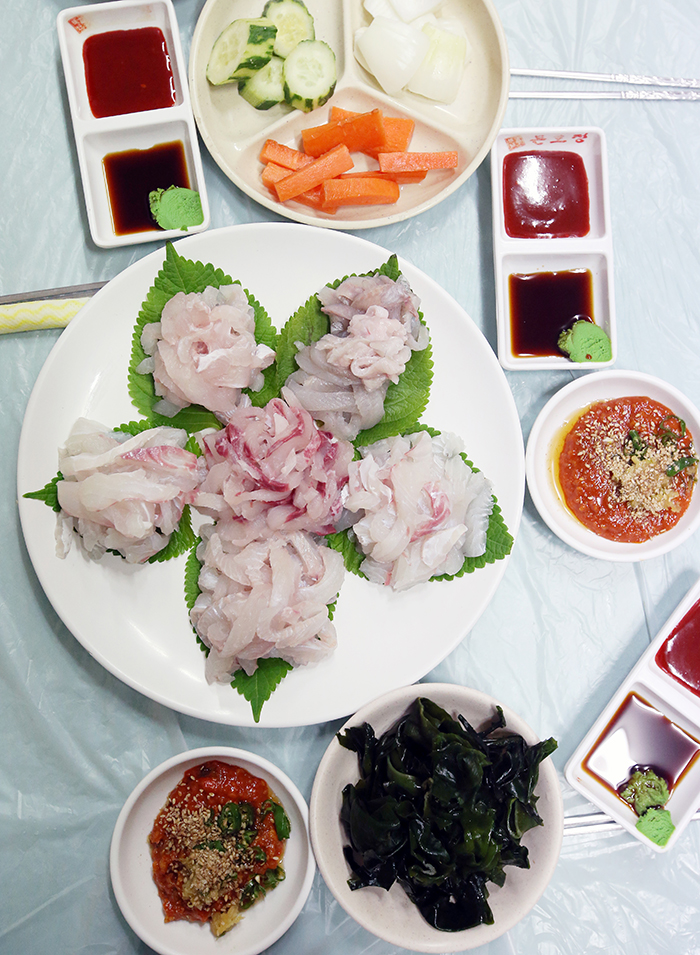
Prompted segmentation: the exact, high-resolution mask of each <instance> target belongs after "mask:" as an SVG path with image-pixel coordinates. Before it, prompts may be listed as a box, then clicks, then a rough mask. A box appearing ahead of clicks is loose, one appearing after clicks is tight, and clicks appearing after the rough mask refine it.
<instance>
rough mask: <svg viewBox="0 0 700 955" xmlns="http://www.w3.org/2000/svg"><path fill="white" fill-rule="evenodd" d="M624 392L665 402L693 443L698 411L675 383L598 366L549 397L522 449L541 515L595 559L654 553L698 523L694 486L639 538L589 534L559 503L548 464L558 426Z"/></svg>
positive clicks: (698, 431)
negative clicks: (659, 527)
mask: <svg viewBox="0 0 700 955" xmlns="http://www.w3.org/2000/svg"><path fill="white" fill-rule="evenodd" d="M625 395H645V396H647V397H649V398H653V399H654V400H655V401H660V402H661V403H662V404H664V405H666V406H667V407H668V408H670V409H671V410H672V411H673V412H674V413H675V414H677V415H678V416H679V417H680V418H682V419H683V420H684V421H685V422H686V425H687V426H688V428H689V430H690V432H691V434H692V435H693V438H694V440H695V442H696V444H697V441H698V440H699V439H700V412H698V409H697V408H696V407H695V406H694V405H693V404H692V403H691V402H690V401H689V400H688V399H687V398H686V397H685V396H684V395H683V394H681V392H680V391H678V389H677V388H674V387H673V385H669V384H667V382H665V381H662V380H661V379H660V378H654V377H653V376H652V375H647V374H644V373H642V372H637V371H601V372H595V373H593V374H590V375H583V376H582V377H580V378H577V379H576V380H575V381H572V382H571V383H570V384H568V385H565V386H564V387H563V388H562V389H561V390H560V391H558V392H557V393H556V394H555V395H554V396H553V397H552V398H550V400H549V401H548V402H547V404H546V405H545V406H544V408H543V409H542V411H541V412H540V413H539V415H538V416H537V419H536V420H535V423H534V425H533V427H532V431H531V432H530V437H529V439H528V443H527V451H526V455H525V473H526V477H527V486H528V490H529V492H530V496H531V497H532V500H533V502H534V504H535V507H536V508H537V510H538V511H539V514H540V517H541V518H542V520H543V521H544V522H545V524H547V525H548V527H549V528H550V529H551V530H552V531H554V533H555V534H556V535H557V537H559V538H561V540H563V541H564V542H565V543H566V544H569V546H571V547H573V548H575V549H576V550H578V551H580V552H581V553H582V554H588V555H589V556H590V557H598V558H600V559H601V560H614V561H638V560H647V559H649V558H651V557H658V556H660V555H661V554H666V553H668V551H670V550H673V548H674V547H678V545H679V544H682V543H683V541H685V540H687V539H688V537H690V535H691V534H693V533H694V532H695V531H696V530H697V528H698V526H700V494H698V492H697V490H696V491H695V493H694V494H693V498H692V500H691V502H690V506H689V507H688V509H687V511H686V512H685V514H684V515H683V517H682V518H681V519H680V521H679V522H678V523H677V524H676V526H675V527H673V528H671V530H669V531H666V532H665V533H663V534H659V535H658V537H653V538H652V539H651V540H648V541H645V542H644V543H641V544H627V543H620V542H618V541H611V540H606V538H604V537H600V536H598V534H594V533H593V531H590V530H588V528H586V527H584V526H583V524H581V523H580V522H579V521H578V520H577V519H576V518H575V517H574V515H573V514H572V513H571V512H570V511H569V509H568V508H567V507H566V505H565V504H564V501H563V500H562V498H561V495H560V493H559V490H558V489H557V486H556V482H555V478H554V470H553V469H554V465H555V462H554V460H553V450H554V446H555V444H556V442H557V440H558V439H559V437H560V436H561V433H562V429H563V428H564V427H565V425H566V423H567V422H568V421H570V420H572V419H573V418H575V417H576V415H577V414H578V412H580V411H581V410H582V409H584V408H586V407H587V406H588V405H590V404H592V403H593V402H594V401H605V400H608V399H611V398H621V397H624V396H625Z"/></svg>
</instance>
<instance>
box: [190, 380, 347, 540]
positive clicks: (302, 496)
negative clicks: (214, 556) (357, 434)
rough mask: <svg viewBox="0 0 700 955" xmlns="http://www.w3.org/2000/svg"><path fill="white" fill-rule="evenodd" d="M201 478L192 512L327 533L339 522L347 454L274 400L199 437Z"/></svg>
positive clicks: (304, 415)
mask: <svg viewBox="0 0 700 955" xmlns="http://www.w3.org/2000/svg"><path fill="white" fill-rule="evenodd" d="M202 447H203V450H204V457H205V460H206V463H207V466H208V469H209V471H208V474H207V477H206V479H205V480H204V481H203V483H202V485H201V487H200V489H199V491H198V493H197V496H196V498H195V501H194V504H195V507H196V508H197V509H198V510H199V511H200V512H202V513H204V514H207V515H209V516H210V517H213V518H215V519H217V520H221V519H227V518H230V517H238V518H245V519H246V520H248V521H252V520H256V519H258V518H260V517H262V518H263V519H264V521H265V523H266V524H267V527H268V528H269V529H270V530H280V531H285V532H288V531H292V530H306V531H311V532H313V533H316V534H328V533H330V532H331V531H333V530H334V529H335V523H336V521H337V520H338V518H339V517H340V515H341V513H342V510H343V504H342V496H341V494H342V489H343V487H344V486H345V484H346V483H347V475H348V464H349V463H350V460H351V459H352V456H353V453H354V449H353V447H352V445H351V444H349V443H348V442H346V441H339V440H338V439H337V438H334V437H333V435H331V434H329V433H328V432H326V431H322V430H320V429H319V428H318V427H317V426H316V423H315V422H314V420H313V418H312V417H311V415H310V414H309V412H308V411H305V410H304V409H303V408H301V407H299V406H292V405H289V404H287V402H285V401H283V400H282V399H280V398H275V399H273V400H272V401H270V402H268V404H267V405H265V407H264V408H256V407H253V406H250V407H240V408H237V409H236V410H235V411H234V412H233V413H232V415H231V417H230V421H229V423H228V425H227V426H226V427H225V428H224V429H222V430H221V431H217V432H215V433H212V434H208V435H205V436H204V437H203V438H202Z"/></svg>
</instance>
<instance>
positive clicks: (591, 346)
mask: <svg viewBox="0 0 700 955" xmlns="http://www.w3.org/2000/svg"><path fill="white" fill-rule="evenodd" d="M557 345H558V347H559V350H560V351H563V352H564V354H565V355H568V356H569V358H570V359H571V361H576V362H587V361H612V344H611V342H610V339H609V338H608V336H607V335H606V333H605V332H604V331H603V329H602V328H601V327H600V325H596V324H595V322H589V321H588V320H587V319H585V318H579V319H578V321H575V322H574V324H573V325H572V326H571V328H567V329H566V331H563V332H562V333H561V335H560V336H559V341H558V342H557Z"/></svg>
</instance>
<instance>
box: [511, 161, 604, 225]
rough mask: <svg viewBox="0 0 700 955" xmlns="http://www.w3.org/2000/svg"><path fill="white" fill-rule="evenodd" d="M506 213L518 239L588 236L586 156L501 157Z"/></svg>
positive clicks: (588, 212)
mask: <svg viewBox="0 0 700 955" xmlns="http://www.w3.org/2000/svg"><path fill="white" fill-rule="evenodd" d="M503 213H504V219H505V228H506V233H507V234H508V235H509V236H511V237H512V238H514V239H534V238H542V237H546V236H549V237H550V238H554V239H564V238H573V237H576V236H583V235H588V233H589V232H590V228H591V217H590V199H589V195H588V176H587V174H586V167H585V164H584V162H583V159H582V157H581V156H580V155H579V154H578V153H575V152H570V151H561V152H556V151H553V150H552V151H550V150H531V151H529V152H517V153H510V154H509V155H508V156H506V157H505V159H504V161H503Z"/></svg>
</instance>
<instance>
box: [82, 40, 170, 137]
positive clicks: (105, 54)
mask: <svg viewBox="0 0 700 955" xmlns="http://www.w3.org/2000/svg"><path fill="white" fill-rule="evenodd" d="M83 66H84V67H85V83H86V86H87V95H88V102H89V103H90V109H91V110H92V114H93V116H95V117H96V118H97V119H101V118H103V117H104V116H121V115H122V114H124V113H141V112H143V111H144V110H149V109H165V108H166V107H168V106H174V105H175V79H174V77H173V71H172V66H171V64H170V55H169V53H168V46H167V44H166V42H165V37H164V36H163V31H162V30H161V29H160V28H159V27H140V28H139V29H137V30H110V31H108V32H106V33H95V34H94V35H93V36H89V37H88V38H87V40H86V41H85V43H84V44H83Z"/></svg>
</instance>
